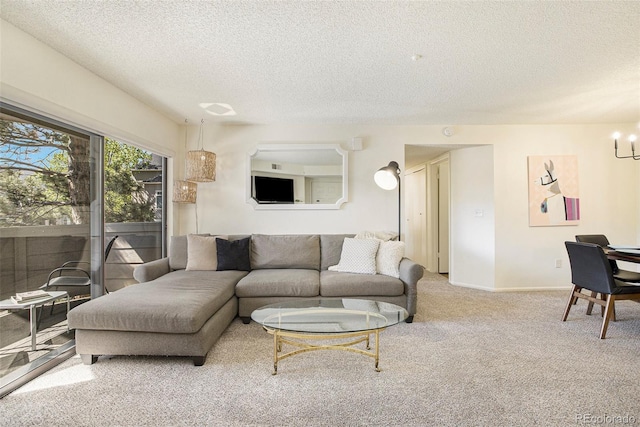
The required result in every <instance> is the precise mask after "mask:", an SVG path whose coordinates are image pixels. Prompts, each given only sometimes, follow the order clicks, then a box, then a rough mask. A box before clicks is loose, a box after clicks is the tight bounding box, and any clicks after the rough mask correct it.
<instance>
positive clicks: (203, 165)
mask: <svg viewBox="0 0 640 427" xmlns="http://www.w3.org/2000/svg"><path fill="white" fill-rule="evenodd" d="M203 125H204V119H203V120H202V121H201V122H200V136H199V138H198V145H199V146H200V149H199V150H195V151H189V152H188V153H187V178H186V179H187V180H188V181H195V182H211V181H215V180H216V154H215V153H213V152H211V151H205V150H204V148H203V147H202V145H203V143H202V140H203V135H202V132H203V130H202V128H203Z"/></svg>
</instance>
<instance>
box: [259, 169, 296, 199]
mask: <svg viewBox="0 0 640 427" xmlns="http://www.w3.org/2000/svg"><path fill="white" fill-rule="evenodd" d="M253 186H254V190H255V191H254V194H255V196H254V197H255V199H256V201H257V202H258V203H293V179H289V178H272V177H267V176H256V177H254V180H253Z"/></svg>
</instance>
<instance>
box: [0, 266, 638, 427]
mask: <svg viewBox="0 0 640 427" xmlns="http://www.w3.org/2000/svg"><path fill="white" fill-rule="evenodd" d="M568 293H569V292H568V291H566V292H526V293H488V292H484V291H477V290H470V289H464V288H458V287H455V286H451V285H449V284H448V283H447V281H446V279H444V278H442V277H441V276H437V275H429V276H427V277H426V278H424V279H423V280H421V281H420V283H419V297H418V298H419V299H418V301H419V304H418V310H419V313H418V315H417V316H416V317H415V321H414V323H413V324H401V325H398V326H394V327H392V328H389V329H388V330H387V331H385V332H384V333H383V334H382V348H381V367H382V369H383V371H382V372H380V373H377V372H375V371H374V369H373V362H372V360H371V359H369V358H364V357H362V356H360V355H356V354H352V353H346V352H328V351H324V352H312V353H306V354H303V355H300V356H297V357H294V358H291V359H287V360H284V361H282V362H281V364H280V366H279V373H278V375H277V376H272V375H271V364H272V362H271V348H272V347H271V342H272V341H271V338H270V336H269V335H267V334H266V333H265V332H264V331H263V330H262V329H261V328H260V327H259V326H258V325H256V324H255V323H251V324H250V325H243V324H242V323H241V322H240V321H239V320H236V321H234V323H233V324H232V325H231V326H230V327H229V329H228V330H227V331H226V332H225V334H224V335H223V336H222V338H221V339H220V341H219V342H218V343H217V344H216V345H215V346H214V348H213V349H212V351H211V352H210V353H209V357H208V359H207V361H206V364H205V365H204V366H202V367H194V366H193V365H192V363H191V360H189V359H186V358H162V357H101V358H100V360H99V362H98V363H97V364H95V365H92V366H84V365H82V364H81V363H80V360H79V359H78V358H77V357H74V358H72V359H70V360H68V361H66V362H65V363H63V364H61V365H60V366H58V367H57V368H55V369H53V370H52V371H49V372H48V373H46V374H44V375H43V376H41V377H40V378H38V379H36V380H34V381H32V382H31V383H29V384H27V385H26V386H24V387H22V388H21V389H19V390H17V391H16V392H14V393H12V394H11V395H9V396H7V397H5V398H4V399H2V400H1V401H0V420H1V423H2V425H3V426H28V425H47V426H191V425H197V426H281V425H286V426H289V425H291V426H370V425H376V426H424V425H433V426H529V425H537V426H565V425H566V426H574V425H587V424H591V425H593V424H595V422H597V421H600V423H599V425H614V424H615V425H622V424H623V421H625V420H626V421H627V422H628V423H629V424H630V422H629V421H633V422H634V423H635V424H640V304H637V303H634V302H630V301H624V302H620V303H619V304H618V306H617V315H618V322H615V323H612V324H611V325H610V327H609V333H608V337H607V339H606V340H600V339H598V331H599V327H600V316H599V313H598V314H597V315H596V314H594V315H592V316H586V315H585V314H584V312H585V307H586V306H585V303H584V301H581V302H580V303H579V304H578V305H577V306H576V307H574V309H573V310H574V311H573V312H572V313H571V314H570V316H569V320H568V321H567V322H566V323H562V322H561V321H560V317H561V315H562V311H563V308H564V304H565V301H566V298H567V296H568ZM625 417H626V418H625ZM587 421H588V422H587Z"/></svg>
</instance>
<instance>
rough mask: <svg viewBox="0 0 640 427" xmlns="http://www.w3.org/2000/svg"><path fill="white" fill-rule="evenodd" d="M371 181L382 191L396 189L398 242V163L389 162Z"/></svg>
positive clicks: (399, 227)
mask: <svg viewBox="0 0 640 427" xmlns="http://www.w3.org/2000/svg"><path fill="white" fill-rule="evenodd" d="M373 179H374V181H375V182H376V184H378V187H380V188H382V189H383V190H393V189H395V188H396V187H398V241H400V230H401V225H400V223H401V221H400V196H401V194H402V193H401V192H400V165H398V162H389V164H388V165H387V166H384V167H382V168H380V169H378V171H377V172H376V173H375V175H373Z"/></svg>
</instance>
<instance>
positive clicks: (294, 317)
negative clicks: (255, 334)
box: [251, 298, 409, 375]
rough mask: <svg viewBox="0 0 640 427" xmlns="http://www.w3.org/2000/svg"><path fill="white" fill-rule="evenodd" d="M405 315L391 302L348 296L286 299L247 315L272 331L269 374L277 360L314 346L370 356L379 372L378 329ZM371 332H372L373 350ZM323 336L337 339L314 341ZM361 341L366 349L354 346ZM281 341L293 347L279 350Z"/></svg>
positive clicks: (276, 364)
mask: <svg viewBox="0 0 640 427" xmlns="http://www.w3.org/2000/svg"><path fill="white" fill-rule="evenodd" d="M408 316H409V314H408V313H407V310H405V309H404V308H403V307H400V306H397V305H394V304H390V303H386V302H380V301H371V300H362V299H350V298H309V299H300V300H293V301H286V302H281V303H276V304H271V305H267V306H264V307H261V308H259V309H257V310H255V311H254V312H253V313H251V318H252V319H253V320H254V321H256V322H258V323H260V324H261V325H262V327H263V328H264V329H265V330H266V331H267V332H268V333H270V334H272V335H273V375H276V374H277V373H278V362H279V361H281V360H282V359H286V358H287V357H291V356H295V355H296V354H301V353H306V352H309V351H315V350H342V351H349V352H352V353H358V354H362V355H364V356H368V357H372V358H373V359H374V360H375V370H376V371H377V372H380V368H379V367H378V363H379V359H380V357H379V355H380V345H379V344H380V332H382V331H384V330H385V329H386V328H387V327H389V326H392V325H396V324H398V323H400V322H403V321H404V320H405V319H406V318H407V317H408ZM371 335H374V336H375V348H374V350H373V351H371V347H370V337H371ZM327 340H333V341H337V343H336V342H332V343H326V344H318V343H316V342H317V341H327ZM345 340H346V342H343V341H345ZM362 342H364V343H365V346H366V349H364V350H363V349H361V348H356V347H354V346H355V345H356V344H359V343H362ZM283 344H287V345H291V346H293V347H296V349H295V350H292V351H289V352H287V353H283V351H282V346H283Z"/></svg>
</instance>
